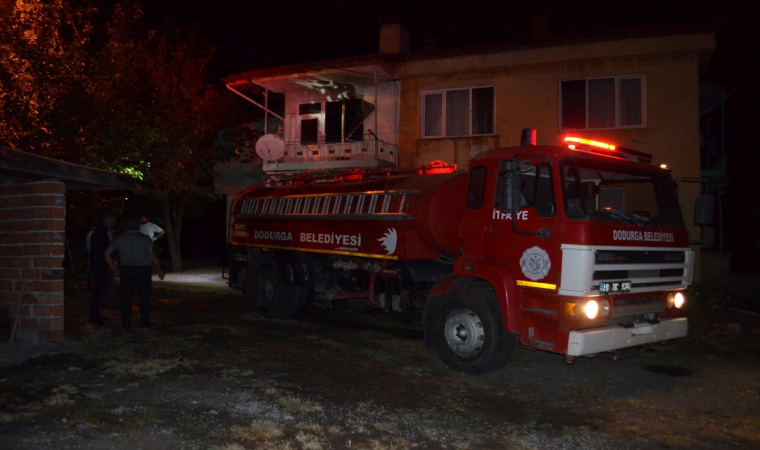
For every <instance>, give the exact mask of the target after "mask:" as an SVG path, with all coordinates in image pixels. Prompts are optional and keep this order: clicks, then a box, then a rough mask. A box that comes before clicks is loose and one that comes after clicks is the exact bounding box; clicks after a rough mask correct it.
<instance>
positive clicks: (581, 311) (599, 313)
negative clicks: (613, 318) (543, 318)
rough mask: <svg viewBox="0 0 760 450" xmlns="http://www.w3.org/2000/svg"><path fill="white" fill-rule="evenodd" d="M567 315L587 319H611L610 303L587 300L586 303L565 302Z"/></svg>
mask: <svg viewBox="0 0 760 450" xmlns="http://www.w3.org/2000/svg"><path fill="white" fill-rule="evenodd" d="M564 311H565V315H566V316H568V317H584V316H585V317H586V318H588V319H592V320H593V319H596V318H597V317H609V315H610V302H609V301H608V300H602V301H600V302H598V301H596V300H587V301H586V302H579V303H575V302H565V308H564Z"/></svg>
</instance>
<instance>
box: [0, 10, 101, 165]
mask: <svg viewBox="0 0 760 450" xmlns="http://www.w3.org/2000/svg"><path fill="white" fill-rule="evenodd" d="M93 12H94V10H92V9H89V8H79V9H76V10H75V9H72V8H69V6H68V5H67V3H66V2H65V1H64V0H50V1H42V0H17V1H16V2H15V5H14V7H13V8H12V10H11V11H9V13H8V17H6V18H4V19H3V21H2V22H0V23H1V24H2V25H0V142H2V143H3V144H5V145H9V146H11V147H16V148H23V149H24V150H27V151H32V152H35V153H40V154H43V155H47V156H53V157H63V154H62V153H67V152H68V153H69V154H70V153H71V152H73V153H75V154H78V153H79V152H80V151H81V150H82V147H83V145H82V144H83V143H84V141H83V140H82V136H81V133H80V130H81V126H79V125H80V124H79V123H78V120H77V119H79V118H80V117H81V116H80V115H78V114H77V111H76V110H77V109H78V107H79V105H81V104H80V103H76V102H71V99H73V98H77V97H80V96H81V93H82V90H83V87H84V85H85V83H86V80H87V73H86V68H87V66H88V56H89V54H88V50H89V44H90V35H91V32H92V26H91V24H90V18H91V17H92V15H93ZM64 159H68V158H64Z"/></svg>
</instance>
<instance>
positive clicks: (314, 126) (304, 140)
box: [301, 119, 319, 144]
mask: <svg viewBox="0 0 760 450" xmlns="http://www.w3.org/2000/svg"><path fill="white" fill-rule="evenodd" d="M318 139H319V120H318V119H301V144H316V143H317V140H318Z"/></svg>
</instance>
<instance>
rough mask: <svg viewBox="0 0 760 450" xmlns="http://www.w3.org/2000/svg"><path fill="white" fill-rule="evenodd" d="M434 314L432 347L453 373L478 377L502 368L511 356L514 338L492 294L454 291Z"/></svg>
mask: <svg viewBox="0 0 760 450" xmlns="http://www.w3.org/2000/svg"><path fill="white" fill-rule="evenodd" d="M441 301H442V303H441V305H439V306H438V308H436V311H435V313H434V315H433V323H432V325H433V330H432V331H433V346H434V348H435V351H436V353H437V354H438V356H439V357H440V358H441V360H442V361H443V362H444V364H446V365H447V366H449V367H450V368H452V369H454V370H458V371H460V372H465V373H470V374H480V373H484V372H490V371H494V370H498V369H501V368H502V367H504V366H505V365H506V364H507V362H509V360H510V359H511V357H512V353H513V351H514V347H515V343H516V339H515V336H514V335H513V334H511V333H509V332H507V331H506V330H504V326H503V325H502V319H501V313H500V311H499V307H498V304H497V303H496V299H495V298H493V294H492V292H488V293H484V292H473V291H467V290H465V291H455V292H452V293H450V294H449V295H447V296H445V297H444V298H443V299H442V300H441Z"/></svg>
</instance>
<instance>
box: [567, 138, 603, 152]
mask: <svg viewBox="0 0 760 450" xmlns="http://www.w3.org/2000/svg"><path fill="white" fill-rule="evenodd" d="M568 142H575V143H578V144H581V145H588V146H589V147H596V148H602V149H604V150H615V146H614V145H612V144H608V143H606V142H599V141H592V140H591V139H583V138H579V137H566V138H565V144H566V145H567V146H568V147H569V148H570V149H572V150H581V149H580V148H577V145H576V144H572V143H571V144H568Z"/></svg>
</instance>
